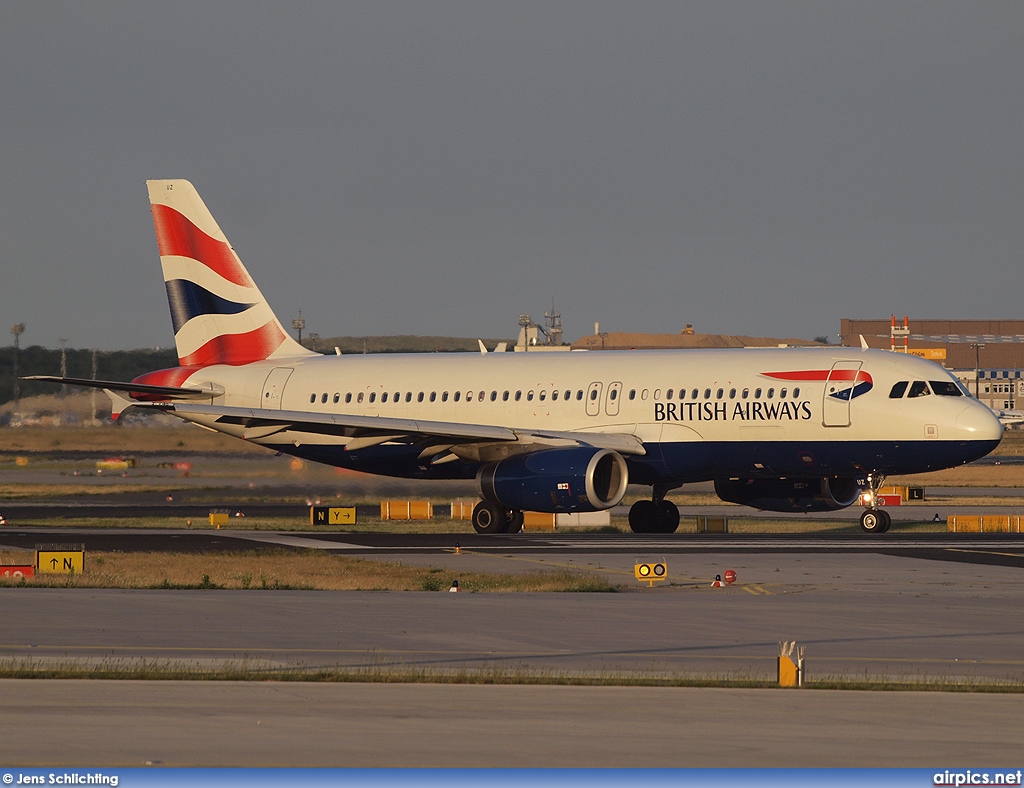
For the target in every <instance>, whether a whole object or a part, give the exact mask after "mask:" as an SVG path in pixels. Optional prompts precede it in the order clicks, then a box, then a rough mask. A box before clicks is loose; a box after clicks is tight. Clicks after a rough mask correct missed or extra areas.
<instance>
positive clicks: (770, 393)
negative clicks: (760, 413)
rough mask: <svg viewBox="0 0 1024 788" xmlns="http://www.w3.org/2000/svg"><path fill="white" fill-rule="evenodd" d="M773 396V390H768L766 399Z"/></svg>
mask: <svg viewBox="0 0 1024 788" xmlns="http://www.w3.org/2000/svg"><path fill="white" fill-rule="evenodd" d="M774 396H775V389H768V399H771V398H772V397H774Z"/></svg>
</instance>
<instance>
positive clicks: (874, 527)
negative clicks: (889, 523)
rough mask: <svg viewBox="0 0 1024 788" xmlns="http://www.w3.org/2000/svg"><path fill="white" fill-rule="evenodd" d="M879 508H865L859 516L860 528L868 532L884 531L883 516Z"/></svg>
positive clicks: (883, 513) (878, 532)
mask: <svg viewBox="0 0 1024 788" xmlns="http://www.w3.org/2000/svg"><path fill="white" fill-rule="evenodd" d="M887 516H888V515H886V514H885V512H883V511H881V510H880V509H866V510H865V511H864V514H862V515H861V516H860V529H861V530H862V531H864V533H868V534H881V533H885V517H887Z"/></svg>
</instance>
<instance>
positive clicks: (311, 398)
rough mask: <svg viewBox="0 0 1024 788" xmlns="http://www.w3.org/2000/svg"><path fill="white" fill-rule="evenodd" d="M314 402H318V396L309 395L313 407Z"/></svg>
mask: <svg viewBox="0 0 1024 788" xmlns="http://www.w3.org/2000/svg"><path fill="white" fill-rule="evenodd" d="M314 402H316V394H310V395H309V404H310V405H312V404H313V403H314Z"/></svg>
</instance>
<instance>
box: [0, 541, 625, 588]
mask: <svg viewBox="0 0 1024 788" xmlns="http://www.w3.org/2000/svg"><path fill="white" fill-rule="evenodd" d="M31 556H32V553H26V552H15V551H0V564H15V563H31V562H32V557H31ZM453 580H458V581H459V587H460V588H461V589H462V590H463V591H465V592H470V593H473V592H489V591H520V592H524V591H525V592H611V591H615V590H616V586H614V585H612V584H611V583H609V582H608V581H607V580H605V579H604V578H603V577H602V576H601V575H598V574H593V573H590V572H586V571H582V570H580V571H569V570H560V571H545V572H526V573H519V574H513V573H510V574H489V573H484V572H461V571H458V570H456V569H441V568H437V567H430V566H428V567H421V566H406V565H403V564H402V563H401V562H400V561H371V560H368V559H365V558H355V557H352V556H345V555H332V554H330V553H324V552H322V551H318V550H263V551H254V552H241V553H204V554H196V553H170V552H168V553H163V552H140V553H134V552H133V553H122V552H97V553H89V554H88V555H87V557H86V563H85V571H84V572H82V573H80V574H77V575H75V574H69V575H51V574H39V575H36V576H35V577H31V578H21V579H19V580H13V579H3V580H0V587H19V588H118V589H198V590H216V589H232V590H278V591H447V590H448V589H449V588H450V587H451V585H452V581H453Z"/></svg>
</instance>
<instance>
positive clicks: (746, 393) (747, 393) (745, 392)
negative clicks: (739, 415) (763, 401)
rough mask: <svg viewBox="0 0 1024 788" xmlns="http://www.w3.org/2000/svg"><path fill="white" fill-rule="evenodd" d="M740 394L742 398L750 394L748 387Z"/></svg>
mask: <svg viewBox="0 0 1024 788" xmlns="http://www.w3.org/2000/svg"><path fill="white" fill-rule="evenodd" d="M740 396H741V397H743V399H746V398H747V397H749V396H750V389H743V393H742V394H741V395H740Z"/></svg>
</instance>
